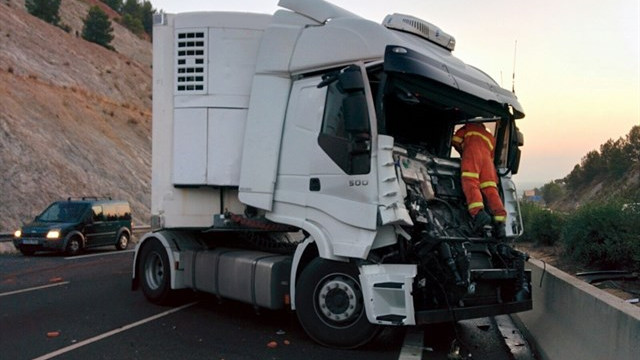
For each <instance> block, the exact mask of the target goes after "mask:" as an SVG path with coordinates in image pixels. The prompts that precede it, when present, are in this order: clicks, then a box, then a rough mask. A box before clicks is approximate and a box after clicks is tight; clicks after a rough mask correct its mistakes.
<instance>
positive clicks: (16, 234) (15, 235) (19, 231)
mask: <svg viewBox="0 0 640 360" xmlns="http://www.w3.org/2000/svg"><path fill="white" fill-rule="evenodd" d="M13 236H14V237H17V238H19V237H20V236H22V231H21V230H16V232H14V233H13Z"/></svg>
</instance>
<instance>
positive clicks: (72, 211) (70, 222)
mask: <svg viewBox="0 0 640 360" xmlns="http://www.w3.org/2000/svg"><path fill="white" fill-rule="evenodd" d="M130 239H131V207H130V206H129V203H128V202H127V201H120V200H112V199H111V198H98V197H81V198H68V199H67V200H65V201H56V202H54V203H53V204H51V205H49V207H47V209H46V210H44V211H43V212H42V213H41V214H40V215H38V216H36V218H35V219H34V220H33V222H31V223H29V224H26V225H24V226H23V227H22V228H21V229H20V230H18V231H16V232H15V234H14V238H13V244H14V246H15V247H16V249H18V250H20V252H21V253H22V254H24V255H33V254H34V253H35V252H36V251H50V250H53V251H63V252H65V253H66V254H67V255H76V254H78V253H80V252H81V251H82V250H83V249H86V248H90V247H97V246H105V245H115V247H116V249H118V250H124V249H126V248H127V245H129V240H130Z"/></svg>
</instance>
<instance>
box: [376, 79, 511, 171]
mask: <svg viewBox="0 0 640 360" xmlns="http://www.w3.org/2000/svg"><path fill="white" fill-rule="evenodd" d="M381 83H384V84H382V88H383V89H382V90H381V91H382V92H381V93H380V95H379V96H378V101H379V102H380V104H378V114H377V115H378V129H379V132H380V133H381V134H385V135H390V136H393V137H394V139H395V142H396V144H400V145H402V146H405V147H408V148H415V149H416V150H418V151H420V152H426V153H428V154H430V155H433V156H436V157H441V158H449V157H457V153H456V152H455V151H452V147H451V137H452V134H453V133H454V132H455V130H456V129H457V128H458V127H459V126H461V124H464V123H466V122H482V123H483V124H485V126H486V127H487V128H489V129H490V130H491V132H492V133H493V134H494V136H495V137H496V143H497V144H496V145H497V146H496V154H495V155H496V160H497V161H496V162H497V163H498V164H504V163H505V160H504V159H503V158H502V157H506V152H504V151H503V144H505V141H504V138H505V136H508V134H509V132H508V131H505V129H506V128H508V123H509V122H510V117H509V114H508V112H506V110H504V109H503V108H502V107H501V106H499V105H498V104H497V103H495V104H494V103H490V102H487V101H485V100H482V99H479V98H475V97H473V96H471V95H469V94H465V93H463V92H461V91H459V90H457V89H454V88H452V87H450V86H447V85H444V84H441V83H437V82H435V81H432V80H429V79H426V78H422V77H420V76H416V75H410V74H409V75H407V74H398V73H387V74H385V75H384V76H382V77H381Z"/></svg>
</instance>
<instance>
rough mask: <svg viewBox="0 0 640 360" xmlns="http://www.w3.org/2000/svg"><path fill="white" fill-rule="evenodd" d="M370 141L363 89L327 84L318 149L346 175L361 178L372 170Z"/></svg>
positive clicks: (336, 83) (340, 84)
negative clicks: (359, 176) (360, 176)
mask: <svg viewBox="0 0 640 360" xmlns="http://www.w3.org/2000/svg"><path fill="white" fill-rule="evenodd" d="M350 76H351V77H353V73H351V74H350ZM370 140H371V128H370V125H369V113H368V108H367V99H366V96H365V93H364V88H348V87H347V86H344V84H343V83H341V81H334V82H333V83H331V84H329V85H328V89H327V97H326V102H325V109H324V116H323V120H322V128H321V131H320V136H319V137H318V144H319V145H320V147H321V148H322V149H323V150H324V151H325V153H326V154H327V155H329V157H330V158H331V159H332V160H333V161H334V162H335V163H336V164H337V165H338V166H339V167H340V168H341V169H342V170H343V171H344V172H345V173H347V174H349V175H361V174H367V173H369V171H370V169H371V165H370V163H371V149H370Z"/></svg>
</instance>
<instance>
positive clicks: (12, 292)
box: [0, 281, 69, 297]
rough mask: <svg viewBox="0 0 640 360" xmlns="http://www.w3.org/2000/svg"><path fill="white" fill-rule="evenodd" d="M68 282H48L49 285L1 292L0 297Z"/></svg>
mask: <svg viewBox="0 0 640 360" xmlns="http://www.w3.org/2000/svg"><path fill="white" fill-rule="evenodd" d="M68 283H69V282H68V281H62V282H58V283H55V284H48V285H42V286H36V287H32V288H27V289H22V290H15V291H9V292H6V293H1V294H0V297H3V296H9V295H15V294H21V293H25V292H29V291H36V290H42V289H46V288H50V287H54V286H61V285H67V284H68Z"/></svg>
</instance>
